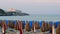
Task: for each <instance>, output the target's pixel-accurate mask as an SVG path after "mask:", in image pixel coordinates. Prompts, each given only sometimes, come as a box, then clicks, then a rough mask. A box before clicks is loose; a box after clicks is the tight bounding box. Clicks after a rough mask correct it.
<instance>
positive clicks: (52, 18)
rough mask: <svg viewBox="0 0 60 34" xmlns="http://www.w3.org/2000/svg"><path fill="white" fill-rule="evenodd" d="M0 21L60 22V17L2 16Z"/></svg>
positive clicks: (36, 15)
mask: <svg viewBox="0 0 60 34" xmlns="http://www.w3.org/2000/svg"><path fill="white" fill-rule="evenodd" d="M0 20H22V21H23V20H25V21H31V20H34V21H60V15H40V14H33V15H29V16H0Z"/></svg>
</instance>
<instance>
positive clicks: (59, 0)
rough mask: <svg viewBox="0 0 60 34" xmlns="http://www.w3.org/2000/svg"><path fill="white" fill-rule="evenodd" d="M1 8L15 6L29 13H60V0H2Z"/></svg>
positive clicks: (0, 1) (0, 0)
mask: <svg viewBox="0 0 60 34" xmlns="http://www.w3.org/2000/svg"><path fill="white" fill-rule="evenodd" d="M0 8H2V9H4V10H8V9H9V8H15V9H18V10H21V11H22V12H26V13H29V14H44V15H45V14H46V15H47V14H51V15H59V14H60V0H0Z"/></svg>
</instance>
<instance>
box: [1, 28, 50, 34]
mask: <svg viewBox="0 0 60 34" xmlns="http://www.w3.org/2000/svg"><path fill="white" fill-rule="evenodd" d="M1 30H2V29H1V27H0V34H2V32H1ZM11 30H13V31H11ZM6 34H20V33H19V31H18V30H15V29H11V28H8V29H7V30H6ZM23 34H50V33H49V32H41V30H40V29H39V31H38V30H37V31H36V33H34V32H32V31H30V32H27V31H25V30H24V32H23Z"/></svg>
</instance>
